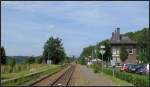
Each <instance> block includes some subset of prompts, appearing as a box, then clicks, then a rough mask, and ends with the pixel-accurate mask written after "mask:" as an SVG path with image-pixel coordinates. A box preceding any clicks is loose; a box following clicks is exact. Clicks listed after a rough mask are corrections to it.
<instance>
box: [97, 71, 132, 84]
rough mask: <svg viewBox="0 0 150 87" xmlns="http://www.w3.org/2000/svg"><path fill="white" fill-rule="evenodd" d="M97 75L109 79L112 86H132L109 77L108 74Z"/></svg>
mask: <svg viewBox="0 0 150 87" xmlns="http://www.w3.org/2000/svg"><path fill="white" fill-rule="evenodd" d="M98 74H99V75H101V74H102V75H103V76H104V77H106V78H108V79H111V80H112V83H113V84H114V86H133V85H132V84H131V83H128V82H127V81H124V80H120V79H118V78H115V77H113V76H111V75H108V74H105V73H101V72H98Z"/></svg>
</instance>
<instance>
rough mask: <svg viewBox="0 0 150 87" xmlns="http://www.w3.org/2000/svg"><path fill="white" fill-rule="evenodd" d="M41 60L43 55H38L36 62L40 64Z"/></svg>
mask: <svg viewBox="0 0 150 87" xmlns="http://www.w3.org/2000/svg"><path fill="white" fill-rule="evenodd" d="M42 61H43V56H38V57H37V58H36V63H38V64H41V63H42Z"/></svg>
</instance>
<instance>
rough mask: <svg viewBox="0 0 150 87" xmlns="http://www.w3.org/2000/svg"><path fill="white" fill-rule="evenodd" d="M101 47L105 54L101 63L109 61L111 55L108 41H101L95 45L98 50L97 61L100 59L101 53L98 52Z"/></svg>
mask: <svg viewBox="0 0 150 87" xmlns="http://www.w3.org/2000/svg"><path fill="white" fill-rule="evenodd" d="M101 45H104V46H105V49H104V50H105V53H104V55H103V61H106V62H107V61H109V60H110V59H112V53H111V43H110V41H109V40H103V41H101V42H100V43H98V44H97V46H98V47H97V48H98V51H97V55H98V58H99V59H102V55H101V53H100V50H101V48H100V46H101Z"/></svg>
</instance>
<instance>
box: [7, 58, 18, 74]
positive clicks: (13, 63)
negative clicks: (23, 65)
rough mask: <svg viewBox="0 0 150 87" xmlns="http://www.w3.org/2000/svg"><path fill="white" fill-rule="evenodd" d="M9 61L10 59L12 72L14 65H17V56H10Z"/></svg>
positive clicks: (9, 63)
mask: <svg viewBox="0 0 150 87" xmlns="http://www.w3.org/2000/svg"><path fill="white" fill-rule="evenodd" d="M7 61H8V65H10V67H11V70H10V72H12V71H13V69H14V66H15V65H16V59H15V58H9V59H8V60H7Z"/></svg>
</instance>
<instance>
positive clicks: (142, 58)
mask: <svg viewBox="0 0 150 87" xmlns="http://www.w3.org/2000/svg"><path fill="white" fill-rule="evenodd" d="M137 59H138V61H141V63H148V60H147V59H146V53H145V51H144V50H141V51H140V52H139V54H138V57H137Z"/></svg>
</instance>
